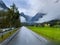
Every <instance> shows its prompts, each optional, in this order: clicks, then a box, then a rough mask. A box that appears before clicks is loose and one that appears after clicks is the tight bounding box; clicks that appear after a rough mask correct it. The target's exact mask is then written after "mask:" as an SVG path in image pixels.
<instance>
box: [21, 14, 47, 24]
mask: <svg viewBox="0 0 60 45" xmlns="http://www.w3.org/2000/svg"><path fill="white" fill-rule="evenodd" d="M20 15H21V16H23V17H24V18H25V19H26V23H29V24H33V23H34V22H35V21H38V20H39V19H40V18H42V17H43V16H44V15H46V14H45V13H37V14H36V15H35V16H33V17H30V16H28V15H25V14H24V13H20Z"/></svg>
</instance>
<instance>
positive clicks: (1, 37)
mask: <svg viewBox="0 0 60 45" xmlns="http://www.w3.org/2000/svg"><path fill="white" fill-rule="evenodd" d="M17 30H18V28H16V29H13V30H11V31H8V32H6V33H5V34H3V35H1V36H0V42H3V41H4V40H6V39H7V38H9V37H11V36H12V35H13V34H14V33H16V31H17Z"/></svg>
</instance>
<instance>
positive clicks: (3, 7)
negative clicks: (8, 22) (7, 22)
mask: <svg viewBox="0 0 60 45" xmlns="http://www.w3.org/2000/svg"><path fill="white" fill-rule="evenodd" d="M5 9H8V7H7V6H6V5H5V4H4V2H3V1H2V0H0V10H5Z"/></svg>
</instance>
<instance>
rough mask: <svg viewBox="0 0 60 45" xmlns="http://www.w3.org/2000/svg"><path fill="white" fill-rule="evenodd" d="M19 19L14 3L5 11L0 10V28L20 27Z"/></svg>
mask: <svg viewBox="0 0 60 45" xmlns="http://www.w3.org/2000/svg"><path fill="white" fill-rule="evenodd" d="M19 17H20V14H19V11H18V8H17V7H16V5H15V4H14V3H13V5H12V6H11V7H10V8H8V9H7V11H4V10H0V28H9V27H20V26H21V23H20V19H19Z"/></svg>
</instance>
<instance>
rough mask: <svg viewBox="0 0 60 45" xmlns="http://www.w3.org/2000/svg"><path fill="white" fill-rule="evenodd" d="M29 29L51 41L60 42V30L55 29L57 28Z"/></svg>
mask: <svg viewBox="0 0 60 45" xmlns="http://www.w3.org/2000/svg"><path fill="white" fill-rule="evenodd" d="M28 28H29V29H31V30H32V31H34V32H36V33H37V34H39V35H41V36H43V37H45V38H47V39H49V40H52V41H60V28H58V27H57V28H55V27H33V26H29V27H28Z"/></svg>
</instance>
